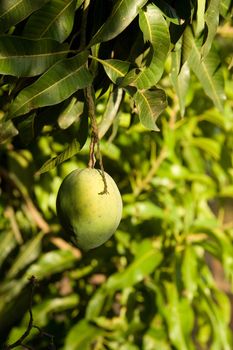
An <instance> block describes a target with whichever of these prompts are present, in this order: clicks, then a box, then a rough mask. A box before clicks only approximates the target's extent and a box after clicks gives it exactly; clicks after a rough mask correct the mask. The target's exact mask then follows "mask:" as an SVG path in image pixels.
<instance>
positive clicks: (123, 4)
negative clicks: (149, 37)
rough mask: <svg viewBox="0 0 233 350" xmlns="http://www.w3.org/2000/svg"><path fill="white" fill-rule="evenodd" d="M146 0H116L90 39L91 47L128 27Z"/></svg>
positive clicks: (113, 36)
mask: <svg viewBox="0 0 233 350" xmlns="http://www.w3.org/2000/svg"><path fill="white" fill-rule="evenodd" d="M146 2H147V0H134V1H132V0H117V1H116V2H115V4H114V7H113V9H112V12H111V15H110V16H109V17H108V19H107V20H106V22H105V23H104V24H103V25H102V27H101V28H100V29H99V30H98V32H97V33H96V34H95V35H94V37H93V38H92V39H91V41H90V44H89V45H88V46H89V47H91V46H92V45H94V44H97V43H99V42H103V41H108V40H111V39H113V38H115V37H116V36H117V35H118V34H120V33H121V32H123V30H124V29H125V28H126V27H128V25H129V24H130V23H131V22H132V21H133V20H134V18H135V17H136V16H137V14H138V11H139V9H140V7H142V6H143V5H145V3H146Z"/></svg>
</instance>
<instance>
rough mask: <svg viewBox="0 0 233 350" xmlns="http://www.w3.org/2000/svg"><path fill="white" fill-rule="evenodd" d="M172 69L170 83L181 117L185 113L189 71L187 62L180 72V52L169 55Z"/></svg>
mask: <svg viewBox="0 0 233 350" xmlns="http://www.w3.org/2000/svg"><path fill="white" fill-rule="evenodd" d="M171 58H172V69H171V81H172V84H173V86H174V89H175V92H176V94H177V96H178V100H179V106H180V114H181V116H182V117H183V116H184V113H185V98H186V95H187V92H188V87H189V80H190V71H189V67H188V64H187V62H185V63H184V64H183V66H182V68H181V70H180V64H181V63H180V61H181V51H180V50H179V51H174V52H172V53H171Z"/></svg>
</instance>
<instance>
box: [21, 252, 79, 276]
mask: <svg viewBox="0 0 233 350" xmlns="http://www.w3.org/2000/svg"><path fill="white" fill-rule="evenodd" d="M76 260H77V258H76V257H75V256H74V254H73V253H72V252H71V251H70V250H56V251H55V250H54V251H50V252H48V253H45V254H43V255H41V257H40V259H39V260H38V261H37V262H35V263H34V264H32V265H31V266H30V267H29V268H28V269H27V271H26V275H27V276H29V277H30V276H32V275H33V276H35V277H36V278H37V279H39V280H40V279H43V278H46V277H49V276H50V275H51V274H55V273H58V272H62V271H66V270H67V269H69V268H71V267H72V266H74V264H75V261H76Z"/></svg>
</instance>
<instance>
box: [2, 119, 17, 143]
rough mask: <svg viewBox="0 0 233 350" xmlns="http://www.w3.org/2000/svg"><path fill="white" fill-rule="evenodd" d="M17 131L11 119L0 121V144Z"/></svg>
mask: <svg viewBox="0 0 233 350" xmlns="http://www.w3.org/2000/svg"><path fill="white" fill-rule="evenodd" d="M18 133H19V132H18V130H17V129H16V128H15V126H14V124H13V123H12V121H11V120H7V121H0V144H1V143H3V142H5V141H7V140H8V139H10V138H12V137H14V136H16V135H18Z"/></svg>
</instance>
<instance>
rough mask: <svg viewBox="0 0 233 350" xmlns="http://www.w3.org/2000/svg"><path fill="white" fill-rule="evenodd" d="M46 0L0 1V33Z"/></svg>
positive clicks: (25, 16)
mask: <svg viewBox="0 0 233 350" xmlns="http://www.w3.org/2000/svg"><path fill="white" fill-rule="evenodd" d="M47 1H48V0H33V1H28V0H5V1H1V2H0V33H4V32H5V31H6V30H7V29H9V28H10V27H11V26H13V25H15V24H17V23H19V22H21V21H22V20H23V19H25V18H27V17H28V16H29V15H30V14H31V13H32V12H34V11H36V10H37V9H39V8H40V7H42V6H43V5H44V4H45V3H46V2H47Z"/></svg>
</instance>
